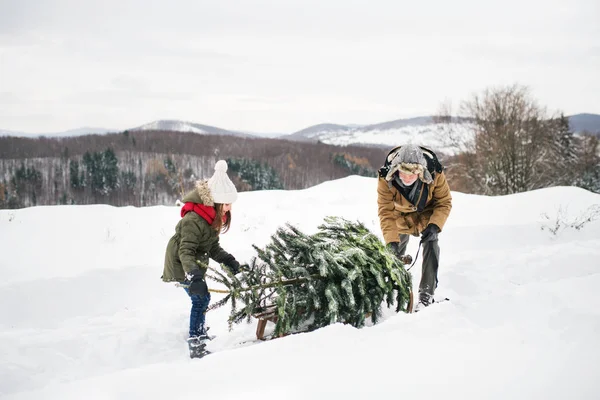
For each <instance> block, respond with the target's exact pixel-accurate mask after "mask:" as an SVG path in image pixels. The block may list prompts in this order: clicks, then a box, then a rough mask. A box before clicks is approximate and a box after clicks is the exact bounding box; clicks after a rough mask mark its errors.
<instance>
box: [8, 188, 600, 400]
mask: <svg viewBox="0 0 600 400" xmlns="http://www.w3.org/2000/svg"><path fill="white" fill-rule="evenodd" d="M453 196H454V208H453V210H452V213H451V215H450V218H449V220H448V223H447V225H446V228H445V230H444V232H442V233H441V234H440V246H441V249H442V254H441V266H440V287H439V289H438V294H439V295H441V296H448V297H450V298H451V299H452V300H451V302H445V303H441V304H437V305H434V306H432V307H431V308H429V309H427V310H426V311H424V312H421V313H418V314H411V315H407V314H398V315H396V314H395V313H393V312H391V311H389V312H387V313H386V318H385V319H384V320H383V321H382V322H381V323H379V324H378V325H376V326H370V327H366V328H363V329H360V330H359V329H355V328H352V327H349V326H344V325H341V324H339V325H333V326H329V327H327V328H324V329H321V330H318V331H316V332H312V333H308V334H299V335H293V336H289V337H285V338H281V339H277V340H273V341H268V342H260V343H257V342H254V341H253V339H254V337H255V335H254V333H255V332H254V331H255V328H256V326H255V323H252V324H249V325H248V324H245V323H244V324H241V325H237V326H236V327H235V328H234V330H233V331H232V332H229V331H228V330H227V324H226V318H227V315H228V312H229V310H228V308H227V307H224V308H221V309H219V310H216V311H212V312H210V313H209V314H208V315H207V320H208V324H209V325H210V326H211V333H212V334H216V335H217V338H216V339H215V340H213V341H212V342H211V343H210V349H211V350H212V351H213V352H214V354H212V355H210V356H208V357H206V358H204V359H201V360H190V359H189V358H188V355H187V347H186V344H185V338H186V332H187V322H188V321H187V318H188V309H189V305H188V302H189V300H188V298H187V296H186V295H185V293H184V292H183V290H182V289H180V288H176V287H174V286H172V285H170V284H165V283H162V281H161V280H160V279H159V278H160V275H161V272H162V263H163V257H164V248H165V245H166V243H167V241H168V239H169V237H170V236H171V234H172V232H173V230H174V226H175V224H176V222H177V221H178V219H179V210H178V208H176V207H148V208H133V207H125V208H115V207H109V206H55V207H34V208H27V209H22V210H1V211H0V252H1V254H2V257H0V273H1V275H2V281H1V282H0V397H2V398H7V399H36V400H39V399H127V400H131V399H137V398H143V399H157V400H158V399H160V400H164V399H165V398H173V399H198V398H207V399H241V398H243V399H246V400H249V399H269V398H282V399H325V398H327V399H338V398H339V399H365V398H377V397H379V396H381V398H402V397H404V396H407V395H408V396H412V397H409V398H416V397H414V396H418V398H420V399H425V398H426V399H429V398H443V399H461V400H462V399H483V398H486V399H507V398H511V399H562V398H577V399H598V398H600V368H599V367H598V365H599V364H598V360H600V346H599V345H600V339H599V338H600V307H599V306H600V290H598V288H599V287H600V261H599V260H600V220H595V221H593V222H590V223H588V224H586V225H585V226H584V227H583V229H581V230H575V229H572V228H565V229H563V230H561V231H559V232H558V234H556V235H554V234H552V233H550V232H549V231H548V230H542V229H541V226H542V225H547V226H551V225H552V220H553V219H554V220H555V219H556V217H557V216H558V215H559V214H560V215H561V217H560V220H561V221H564V222H569V221H572V220H574V219H575V218H576V217H579V216H581V215H583V214H584V212H585V210H587V209H588V208H589V207H590V206H592V205H596V206H598V204H600V195H597V194H592V193H590V192H586V191H584V190H581V189H577V188H570V187H560V188H550V189H544V190H538V191H534V192H529V193H523V194H519V195H512V196H505V197H493V198H492V197H482V196H474V195H465V194H461V193H453ZM233 211H234V215H233V226H232V229H231V231H230V232H228V233H227V234H225V235H224V236H223V237H222V240H221V243H222V246H223V247H224V248H225V249H227V250H228V251H230V252H232V253H233V254H234V255H235V256H236V257H237V258H238V259H239V260H240V261H248V260H249V259H250V258H251V257H252V256H253V254H254V253H253V249H252V247H251V245H252V244H257V245H259V246H262V245H264V244H266V243H267V242H268V239H269V237H270V235H271V234H272V233H273V232H274V231H275V229H276V228H277V227H278V226H280V225H282V224H283V223H285V222H287V221H290V222H292V223H294V224H296V225H297V226H298V227H300V228H301V229H303V230H305V231H306V232H309V233H310V232H311V231H314V230H315V229H316V226H317V225H318V224H319V223H320V222H321V221H322V219H323V217H324V216H326V215H340V216H343V217H346V218H348V219H359V220H361V221H363V222H364V223H366V224H367V226H368V227H369V228H370V229H372V230H373V232H375V233H376V234H377V235H379V236H380V231H379V224H378V218H377V211H376V181H375V179H372V178H362V177H348V178H345V179H341V180H337V181H332V182H326V183H324V184H321V185H319V186H316V187H313V188H310V189H306V190H302V191H269V192H267V191H263V192H253V193H241V194H240V198H239V200H238V202H237V203H235V204H234V210H233ZM543 213H546V214H547V215H548V216H549V219H550V221H548V220H547V219H544V218H543V217H542V214H543ZM417 245H418V243H417V240H415V239H413V240H412V241H411V243H410V244H409V252H410V253H411V254H413V256H414V253H415V252H416V250H417ZM421 259H422V256H420V257H419V260H421ZM418 265H419V266H420V262H419V263H418ZM413 272H415V273H414V284H415V286H417V285H418V280H419V278H420V271H419V268H418V267H415V268H413ZM213 299H217V297H216V296H215V297H213ZM268 329H272V327H268ZM241 342H246V343H241Z"/></svg>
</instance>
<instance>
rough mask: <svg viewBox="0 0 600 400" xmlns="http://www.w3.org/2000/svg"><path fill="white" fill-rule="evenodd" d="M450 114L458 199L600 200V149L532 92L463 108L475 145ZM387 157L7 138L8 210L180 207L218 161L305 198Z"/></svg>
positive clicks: (241, 181)
mask: <svg viewBox="0 0 600 400" xmlns="http://www.w3.org/2000/svg"><path fill="white" fill-rule="evenodd" d="M453 114H454V113H453V112H452V109H451V107H450V106H449V105H444V106H442V107H441V109H440V112H439V115H438V116H437V117H436V118H435V120H436V122H438V123H442V124H444V123H445V125H446V127H447V128H446V129H445V132H443V135H444V136H445V138H446V139H447V142H448V144H449V145H451V146H452V147H453V148H454V149H455V153H454V154H453V155H451V156H444V155H443V154H440V155H441V156H442V157H441V158H442V163H443V164H444V166H445V167H446V175H447V178H448V181H449V183H450V187H451V189H452V190H455V191H461V192H465V193H474V194H484V195H506V194H511V193H519V192H525V191H529V190H533V189H539V188H543V187H549V186H558V185H561V186H579V187H582V188H584V189H587V190H590V191H593V192H596V193H600V145H599V140H598V138H597V137H596V136H594V135H591V134H590V135H585V134H583V135H574V134H573V133H572V131H571V130H570V127H569V121H568V119H567V118H566V117H565V116H564V115H560V114H558V115H548V112H547V111H546V109H545V108H544V107H542V106H540V105H538V103H537V102H536V100H535V99H534V98H533V97H532V96H531V94H530V93H529V91H528V90H527V88H525V87H522V86H519V85H513V86H507V87H500V88H494V89H487V90H485V91H484V92H482V93H480V94H475V95H473V96H472V97H471V98H470V99H468V100H467V101H465V102H463V103H462V104H461V106H460V109H459V112H458V114H459V115H461V117H462V118H461V121H462V122H463V123H466V124H468V125H469V127H470V128H471V129H470V132H471V133H472V135H469V136H464V135H458V132H456V131H455V130H454V127H455V126H456V125H453V124H451V123H450V122H453V121H456V117H453V116H452V115H453ZM398 144H399V145H400V144H402V143H398ZM421 144H423V145H426V146H427V143H421ZM434 150H435V149H434ZM388 151H389V148H387V147H386V148H383V147H361V146H344V147H342V146H334V145H327V144H323V143H307V142H294V141H288V140H282V139H266V138H240V137H233V136H225V135H198V134H191V133H183V132H167V131H133V132H129V131H124V132H122V133H116V134H106V135H87V136H78V137H65V138H47V137H41V138H22V137H21V138H19V137H0V208H20V207H27V206H33V205H52V204H98V203H102V204H111V205H115V206H124V205H133V206H150V205H158V204H173V203H174V202H175V200H176V199H177V198H181V197H182V196H183V194H184V193H185V192H186V191H188V190H190V189H191V188H192V187H193V183H194V181H195V180H197V179H203V178H208V177H210V176H211V175H212V173H213V168H214V164H215V162H216V161H217V160H219V159H226V160H227V161H228V164H229V175H230V176H231V178H232V180H233V182H234V183H235V184H236V187H237V188H238V190H240V191H246V190H265V189H287V190H290V189H304V188H307V187H310V186H314V185H317V184H319V183H322V182H324V181H328V180H332V179H338V178H342V177H345V176H348V175H352V174H358V175H364V176H373V177H374V176H376V170H377V168H378V167H379V166H380V165H381V164H382V163H383V160H384V158H385V155H386V154H387V152H388Z"/></svg>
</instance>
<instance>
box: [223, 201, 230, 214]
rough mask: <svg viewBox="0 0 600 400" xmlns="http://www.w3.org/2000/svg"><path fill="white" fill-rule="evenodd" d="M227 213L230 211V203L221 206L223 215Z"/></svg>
mask: <svg viewBox="0 0 600 400" xmlns="http://www.w3.org/2000/svg"><path fill="white" fill-rule="evenodd" d="M227 211H231V203H229V204H223V214H225V213H226V212H227Z"/></svg>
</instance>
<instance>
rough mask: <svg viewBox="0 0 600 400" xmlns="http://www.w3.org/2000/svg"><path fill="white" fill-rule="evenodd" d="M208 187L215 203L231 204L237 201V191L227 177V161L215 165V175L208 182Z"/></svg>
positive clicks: (220, 161)
mask: <svg viewBox="0 0 600 400" xmlns="http://www.w3.org/2000/svg"><path fill="white" fill-rule="evenodd" d="M208 187H209V189H210V194H211V195H212V198H213V200H214V202H215V203H220V204H231V203H233V202H234V201H236V200H237V190H236V188H235V185H234V184H233V182H231V179H229V176H227V162H226V161H225V160H219V161H217V163H216V164H215V173H214V174H213V176H212V177H211V178H210V179H209V180H208Z"/></svg>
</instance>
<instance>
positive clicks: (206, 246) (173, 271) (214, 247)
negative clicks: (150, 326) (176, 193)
mask: <svg viewBox="0 0 600 400" xmlns="http://www.w3.org/2000/svg"><path fill="white" fill-rule="evenodd" d="M183 202H184V203H187V202H192V203H198V204H204V205H207V206H213V205H214V201H213V198H212V196H211V194H210V190H209V188H208V184H207V182H206V181H198V182H197V183H196V188H195V189H194V190H192V191H191V192H190V193H188V194H186V195H185V197H184V198H183ZM209 257H210V258H212V259H213V260H215V261H217V262H219V263H225V264H229V263H231V262H232V260H233V261H234V262H235V258H234V257H233V256H232V255H231V254H229V253H228V252H226V251H225V250H223V249H222V248H221V246H220V245H219V235H218V234H217V231H216V230H215V229H214V228H213V227H211V226H210V225H209V224H208V222H206V220H205V219H204V218H202V217H201V216H200V215H198V214H196V213H195V212H188V213H187V214H185V216H184V217H183V218H182V219H181V220H180V221H179V222H178V223H177V226H176V227H175V235H173V237H172V238H171V239H170V240H169V243H168V244H167V251H166V253H165V265H164V270H163V276H162V280H163V281H165V282H174V281H175V282H183V281H184V280H185V274H186V273H189V272H190V271H192V270H195V269H200V270H201V271H202V272H203V273H206V267H207V266H208V262H209ZM196 260H198V261H199V262H200V263H198V262H197V261H196Z"/></svg>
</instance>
